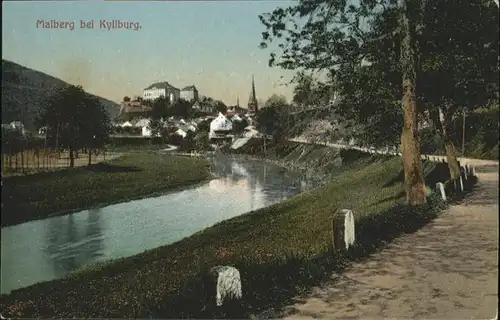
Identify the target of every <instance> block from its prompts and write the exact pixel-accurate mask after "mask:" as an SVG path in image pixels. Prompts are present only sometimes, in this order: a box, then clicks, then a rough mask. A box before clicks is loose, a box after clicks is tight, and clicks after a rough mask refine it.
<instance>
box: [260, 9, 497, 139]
mask: <svg viewBox="0 0 500 320" xmlns="http://www.w3.org/2000/svg"><path fill="white" fill-rule="evenodd" d="M411 3H412V4H417V2H411ZM420 4H424V2H420ZM409 10H410V11H409V14H410V18H411V20H412V22H413V24H414V25H415V24H416V31H415V39H416V41H415V43H414V45H416V48H417V52H418V77H417V81H418V82H417V95H418V99H419V100H418V101H419V107H420V111H421V112H424V111H426V113H425V114H426V117H427V120H430V119H432V120H433V121H434V122H436V119H437V118H436V117H437V110H438V107H441V108H442V109H443V111H444V114H445V118H446V121H445V122H446V123H450V122H451V120H452V119H453V118H455V117H456V116H457V114H459V113H460V110H462V109H468V110H469V111H470V110H472V109H474V108H479V107H483V106H484V105H485V104H486V103H487V102H488V101H490V100H491V99H495V97H497V93H498V81H497V79H498V36H497V35H498V8H497V7H496V6H495V4H494V3H493V2H492V1H483V0H474V1H472V2H471V1H466V0H460V1H451V0H446V1H440V2H439V3H438V2H436V3H434V2H432V3H427V5H422V6H420V7H417V6H415V7H411V8H410V9H409ZM400 16H401V11H400V8H399V7H398V6H397V2H396V1H384V0H380V1H361V2H354V1H340V2H338V1H337V2H330V1H326V0H321V1H315V2H308V1H299V2H297V3H295V4H293V5H291V6H289V7H287V8H277V9H276V10H274V11H273V12H271V13H266V14H263V15H261V16H260V17H259V18H260V20H261V22H262V23H263V25H264V26H265V29H266V31H265V32H263V33H262V38H263V42H262V43H261V47H263V48H264V47H268V46H269V45H270V44H277V47H278V50H277V51H278V52H275V51H272V52H271V54H270V65H271V66H277V67H281V68H284V69H293V70H298V71H306V72H311V73H316V72H318V71H325V72H327V75H326V82H325V83H324V84H321V83H319V82H315V81H314V80H313V78H312V77H311V75H307V74H306V73H305V72H298V74H297V77H296V79H295V81H296V82H297V87H296V90H295V94H294V101H296V102H298V103H301V102H302V103H311V100H312V103H314V102H316V101H318V100H321V97H322V96H323V97H324V96H325V94H324V92H325V91H324V90H318V89H317V88H316V87H318V86H321V85H323V86H324V87H326V88H328V87H329V88H330V92H332V91H335V92H336V93H338V94H339V95H340V97H341V98H342V100H341V101H342V102H341V103H339V104H337V105H336V106H335V108H334V109H333V110H332V112H333V111H334V112H335V113H336V114H337V116H339V117H340V119H341V120H342V121H343V122H347V123H349V125H352V128H350V134H351V136H353V137H355V138H357V140H358V141H360V142H364V143H366V144H371V145H380V144H393V145H397V144H399V135H400V133H401V129H402V123H403V118H402V108H401V104H400V102H401V98H402V94H401V84H402V81H401V79H402V69H401V67H400V63H399V61H400V59H399V58H400V56H401V55H400V43H401V39H402V32H401V29H400V27H399V23H400ZM317 91H320V92H317ZM321 91H323V94H322V93H321ZM311 96H312V97H311ZM326 96H327V97H328V96H331V95H330V94H326ZM322 103H324V102H322ZM436 125H437V124H436Z"/></svg>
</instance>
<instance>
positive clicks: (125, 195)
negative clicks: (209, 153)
mask: <svg viewBox="0 0 500 320" xmlns="http://www.w3.org/2000/svg"><path fill="white" fill-rule="evenodd" d="M143 140H144V139H143ZM209 176H210V172H209V171H208V168H207V162H206V161H205V160H204V159H201V158H184V157H175V156H167V155H157V154H153V153H144V152H143V153H138V154H132V155H128V156H124V157H122V158H120V159H115V160H112V161H110V162H107V163H100V164H95V165H92V166H89V167H86V168H83V167H80V168H74V169H67V170H61V171H55V172H48V173H42V174H33V175H28V176H13V177H7V178H4V179H3V187H2V194H3V195H5V199H3V200H2V203H3V210H2V226H5V225H11V224H18V223H21V222H25V221H29V220H34V219H42V218H46V217H47V216H49V215H50V214H56V213H65V212H70V211H77V210H83V209H87V208H90V207H93V206H98V205H105V204H112V203H117V202H122V201H126V200H131V199H137V198H142V197H145V196H152V195H155V194H161V193H163V192H165V191H167V190H170V189H174V188H178V187H182V186H185V185H190V184H194V183H198V182H200V181H202V180H204V179H207V178H208V177H209ZM54 195H57V201H54Z"/></svg>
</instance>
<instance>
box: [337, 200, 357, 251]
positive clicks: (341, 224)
mask: <svg viewBox="0 0 500 320" xmlns="http://www.w3.org/2000/svg"><path fill="white" fill-rule="evenodd" d="M355 231H356V230H355V226H354V214H353V213H352V210H349V209H342V210H340V211H339V212H338V213H337V214H335V215H334V216H333V218H332V238H333V239H332V240H333V247H334V248H335V249H336V250H341V251H343V250H348V249H349V247H351V246H352V245H353V244H354V242H355V241H356V234H355Z"/></svg>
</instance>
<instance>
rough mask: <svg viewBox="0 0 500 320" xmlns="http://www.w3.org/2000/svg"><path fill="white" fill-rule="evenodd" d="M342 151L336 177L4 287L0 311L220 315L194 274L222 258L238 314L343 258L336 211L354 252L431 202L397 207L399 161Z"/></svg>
mask: <svg viewBox="0 0 500 320" xmlns="http://www.w3.org/2000/svg"><path fill="white" fill-rule="evenodd" d="M193 159H196V158H193ZM345 159H346V160H345V161H344V162H346V163H349V167H344V168H343V169H344V170H343V172H342V173H340V174H339V175H338V176H336V178H335V182H330V183H328V184H327V185H325V186H323V187H321V188H318V189H315V190H312V191H311V192H308V193H304V194H301V195H299V196H296V197H294V198H292V199H289V200H286V201H283V202H281V203H279V204H276V205H273V206H270V207H267V208H264V209H261V210H256V211H253V212H250V213H248V214H244V215H242V216H239V217H236V218H233V219H229V220H226V221H224V222H221V223H218V224H216V225H214V226H212V227H210V228H207V229H205V230H203V231H201V232H199V233H197V234H195V235H193V236H191V237H189V238H186V239H183V240H181V241H178V242H176V243H174V244H171V245H168V246H163V247H159V248H156V249H153V250H150V251H147V252H144V253H142V254H139V255H136V256H133V257H130V258H125V259H120V260H117V261H113V262H111V263H109V264H107V265H104V266H102V267H97V268H90V269H89V270H88V271H83V272H80V273H77V274H73V275H71V276H70V277H68V278H66V279H62V280H55V281H50V282H46V283H40V284H36V285H33V286H31V287H28V288H24V289H20V290H16V291H13V292H12V293H11V294H9V295H4V296H2V299H1V310H2V312H3V315H4V316H7V317H155V318H179V317H202V318H213V317H224V316H227V315H225V314H220V313H217V311H214V310H213V309H211V308H210V307H208V308H204V305H203V302H204V301H205V300H204V298H203V294H202V293H201V292H200V281H199V274H200V273H201V272H202V270H204V269H205V268H209V267H212V266H215V265H219V264H224V265H234V266H236V267H237V268H238V269H239V270H240V272H241V275H242V281H243V292H244V302H243V306H242V308H243V309H240V310H239V311H238V312H239V313H238V314H236V315H233V318H234V317H239V318H241V317H243V316H248V315H249V314H255V313H256V312H258V311H259V310H260V309H265V308H266V307H269V304H273V303H278V300H283V299H285V298H286V297H289V296H292V295H293V294H294V293H295V292H297V290H301V289H304V288H307V287H310V286H311V285H312V284H314V283H316V282H317V281H320V280H321V279H322V277H323V276H324V275H325V274H326V272H327V271H331V270H332V269H335V268H341V267H342V266H343V265H345V261H346V260H345V257H343V256H338V255H335V254H333V253H332V251H331V234H330V232H331V231H330V220H331V217H332V215H333V214H335V212H336V211H337V210H338V209H343V208H348V209H352V210H353V211H354V213H355V218H356V221H357V223H358V224H357V239H358V243H359V250H358V251H357V253H359V254H360V255H361V254H364V253H366V252H370V251H371V250H373V249H374V248H376V247H379V246H380V245H381V244H383V243H384V242H386V241H388V240H390V239H392V238H394V237H395V236H397V235H399V234H401V233H402V232H405V231H411V230H414V229H416V228H418V227H419V226H421V225H422V224H424V223H426V222H427V221H429V220H430V219H432V218H433V217H434V216H435V215H436V214H437V212H438V211H439V210H440V208H441V205H440V203H439V202H438V201H436V198H435V197H431V198H430V201H429V203H428V204H427V205H425V206H421V207H417V208H412V209H410V208H407V207H405V206H403V205H402V202H403V201H404V188H403V183H402V182H403V173H402V166H401V159H399V158H390V159H387V158H375V157H371V158H370V159H361V160H359V161H358V160H352V162H349V161H347V158H345ZM326 167H328V166H326ZM424 167H425V174H426V177H427V182H428V183H429V185H433V184H434V185H435V181H434V180H433V178H432V177H433V174H435V164H433V163H429V162H425V163H424ZM202 310H203V311H202Z"/></svg>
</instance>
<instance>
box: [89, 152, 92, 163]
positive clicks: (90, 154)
mask: <svg viewBox="0 0 500 320" xmlns="http://www.w3.org/2000/svg"><path fill="white" fill-rule="evenodd" d="M91 164H92V149H90V148H89V166H90V165H91Z"/></svg>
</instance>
